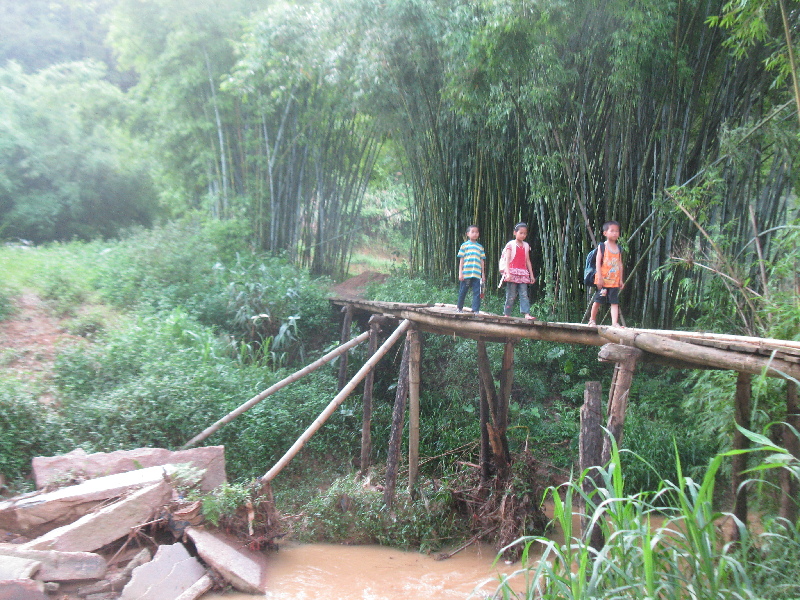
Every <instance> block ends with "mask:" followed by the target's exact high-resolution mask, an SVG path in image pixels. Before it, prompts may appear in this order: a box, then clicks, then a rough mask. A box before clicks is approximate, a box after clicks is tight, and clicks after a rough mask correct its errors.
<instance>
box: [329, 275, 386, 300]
mask: <svg viewBox="0 0 800 600" xmlns="http://www.w3.org/2000/svg"><path fill="white" fill-rule="evenodd" d="M387 277H389V276H388V275H387V274H386V273H378V272H377V271H364V272H363V273H361V274H360V275H356V276H355V277H351V278H350V279H346V280H345V281H343V282H342V283H340V284H338V285H335V286H333V289H332V290H331V291H332V292H333V293H334V294H336V295H337V296H339V297H344V298H352V297H356V298H360V297H361V296H362V295H363V294H364V292H365V291H366V289H367V286H369V285H370V284H372V283H382V282H383V281H385V280H386V278H387Z"/></svg>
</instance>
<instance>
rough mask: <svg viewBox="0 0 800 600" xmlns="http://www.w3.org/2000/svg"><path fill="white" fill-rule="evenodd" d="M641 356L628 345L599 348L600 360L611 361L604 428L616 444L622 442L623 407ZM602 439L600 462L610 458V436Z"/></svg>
mask: <svg viewBox="0 0 800 600" xmlns="http://www.w3.org/2000/svg"><path fill="white" fill-rule="evenodd" d="M641 356H642V351H641V350H639V349H638V348H632V347H630V346H621V345H619V344H606V345H605V346H603V347H602V348H601V349H600V353H599V358H600V360H601V361H606V362H608V361H613V362H615V363H616V365H615V366H614V376H613V377H612V379H611V389H610V390H609V392H608V411H607V412H608V422H607V424H606V429H608V432H609V434H610V436H613V438H614V440H615V441H616V443H617V446H619V445H620V443H621V442H622V428H623V426H624V425H625V409H626V408H627V406H628V394H629V393H630V391H631V383H632V382H633V373H634V371H635V370H636V363H637V362H638V361H639V358H641ZM610 436H606V438H605V439H604V440H603V455H602V457H601V462H602V464H606V463H607V462H608V461H609V460H610V459H611V437H610Z"/></svg>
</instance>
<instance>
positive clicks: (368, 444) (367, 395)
mask: <svg viewBox="0 0 800 600" xmlns="http://www.w3.org/2000/svg"><path fill="white" fill-rule="evenodd" d="M379 321H380V319H379V318H376V315H372V316H371V317H370V318H369V347H368V349H367V358H370V357H372V356H373V355H374V354H375V351H376V350H377V349H378V334H380V331H381V326H380V322H379ZM374 383H375V370H374V369H373V370H372V371H370V372H369V373H367V376H366V377H365V378H364V400H363V410H364V414H363V417H362V419H361V462H360V463H359V467H360V470H359V477H366V476H367V471H369V468H370V466H372V458H371V457H372V387H373V384H374Z"/></svg>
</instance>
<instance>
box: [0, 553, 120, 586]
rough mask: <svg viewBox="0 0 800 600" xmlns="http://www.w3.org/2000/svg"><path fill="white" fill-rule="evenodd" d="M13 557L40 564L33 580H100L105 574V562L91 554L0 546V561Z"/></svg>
mask: <svg viewBox="0 0 800 600" xmlns="http://www.w3.org/2000/svg"><path fill="white" fill-rule="evenodd" d="M3 556H9V557H11V556H15V557H18V558H22V559H28V560H35V561H37V562H39V563H40V565H41V566H40V568H39V571H38V572H37V573H36V576H35V578H36V579H39V580H41V581H78V580H83V579H102V578H103V577H104V576H105V574H106V561H105V559H104V558H103V557H102V556H100V555H99V554H92V553H91V552H57V551H55V550H26V549H23V548H20V547H19V546H18V545H17V544H0V560H1V559H2V557H3Z"/></svg>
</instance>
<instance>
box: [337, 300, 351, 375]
mask: <svg viewBox="0 0 800 600" xmlns="http://www.w3.org/2000/svg"><path fill="white" fill-rule="evenodd" d="M342 312H343V313H344V318H343V319H342V337H341V339H342V343H344V342H345V340H349V339H350V325H351V324H352V323H353V307H352V306H349V305H348V306H343V307H342ZM346 383H347V355H344V356H343V357H342V361H341V362H340V363H339V389H340V390H341V389H342V388H343V387H344V386H345V384H346Z"/></svg>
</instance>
